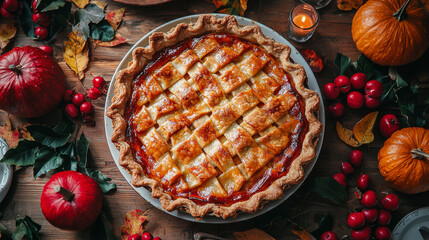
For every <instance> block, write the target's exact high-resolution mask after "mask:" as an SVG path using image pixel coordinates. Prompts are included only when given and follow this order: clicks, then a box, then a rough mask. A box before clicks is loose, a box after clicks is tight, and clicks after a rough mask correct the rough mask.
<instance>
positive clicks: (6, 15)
mask: <svg viewBox="0 0 429 240" xmlns="http://www.w3.org/2000/svg"><path fill="white" fill-rule="evenodd" d="M0 14H1V15H2V17H4V18H7V19H13V18H15V15H13V14H12V13H10V12H8V11H7V10H6V9H4V8H3V7H1V8H0Z"/></svg>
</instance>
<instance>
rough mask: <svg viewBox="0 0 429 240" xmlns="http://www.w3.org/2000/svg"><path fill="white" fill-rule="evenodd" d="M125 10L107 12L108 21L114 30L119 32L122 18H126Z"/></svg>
mask: <svg viewBox="0 0 429 240" xmlns="http://www.w3.org/2000/svg"><path fill="white" fill-rule="evenodd" d="M124 13H125V8H119V9H115V10H113V11H110V12H106V20H107V21H108V22H109V23H110V25H111V26H112V28H113V30H115V31H116V30H117V29H118V27H119V24H121V22H122V18H123V17H124Z"/></svg>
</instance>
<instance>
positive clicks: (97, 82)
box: [92, 76, 106, 88]
mask: <svg viewBox="0 0 429 240" xmlns="http://www.w3.org/2000/svg"><path fill="white" fill-rule="evenodd" d="M105 84H106V81H105V80H104V78H103V77H100V76H97V77H94V78H93V79H92V85H94V87H96V88H102V87H104V85H105Z"/></svg>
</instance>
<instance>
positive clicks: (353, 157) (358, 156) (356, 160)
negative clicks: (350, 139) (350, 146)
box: [349, 150, 363, 167]
mask: <svg viewBox="0 0 429 240" xmlns="http://www.w3.org/2000/svg"><path fill="white" fill-rule="evenodd" d="M362 159H363V154H362V152H361V151H359V150H353V151H352V152H351V153H350V157H349V162H350V163H351V164H352V165H353V166H354V167H360V165H362Z"/></svg>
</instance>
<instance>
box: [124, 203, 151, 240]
mask: <svg viewBox="0 0 429 240" xmlns="http://www.w3.org/2000/svg"><path fill="white" fill-rule="evenodd" d="M147 213H148V210H146V211H144V212H143V211H141V210H139V209H134V210H131V211H129V212H128V213H127V215H125V220H124V225H122V226H121V238H122V239H123V240H126V239H128V236H131V235H133V234H138V235H142V234H143V233H144V228H145V227H146V225H147V223H148V222H147V221H146V219H147Z"/></svg>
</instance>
